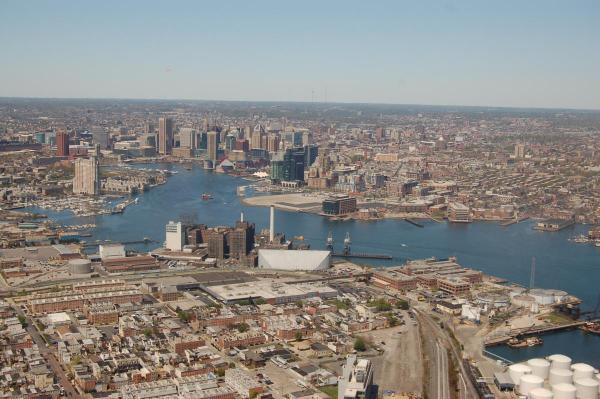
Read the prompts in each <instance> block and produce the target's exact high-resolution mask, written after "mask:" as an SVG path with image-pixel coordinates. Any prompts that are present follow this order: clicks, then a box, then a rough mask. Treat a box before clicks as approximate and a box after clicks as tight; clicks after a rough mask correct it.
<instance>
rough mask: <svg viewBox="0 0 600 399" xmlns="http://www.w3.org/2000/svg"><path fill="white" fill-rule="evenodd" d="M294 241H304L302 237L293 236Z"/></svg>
mask: <svg viewBox="0 0 600 399" xmlns="http://www.w3.org/2000/svg"><path fill="white" fill-rule="evenodd" d="M294 240H298V241H304V236H295V237H294Z"/></svg>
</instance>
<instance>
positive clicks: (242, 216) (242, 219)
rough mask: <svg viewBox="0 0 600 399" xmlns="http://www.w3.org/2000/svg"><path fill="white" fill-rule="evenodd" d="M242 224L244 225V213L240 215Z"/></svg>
mask: <svg viewBox="0 0 600 399" xmlns="http://www.w3.org/2000/svg"><path fill="white" fill-rule="evenodd" d="M240 222H242V223H244V212H242V213H241V214H240Z"/></svg>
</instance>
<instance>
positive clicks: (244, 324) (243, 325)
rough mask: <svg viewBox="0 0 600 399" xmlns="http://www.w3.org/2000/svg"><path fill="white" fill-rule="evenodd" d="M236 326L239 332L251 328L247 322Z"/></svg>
mask: <svg viewBox="0 0 600 399" xmlns="http://www.w3.org/2000/svg"><path fill="white" fill-rule="evenodd" d="M235 328H236V329H237V330H238V331H239V332H241V333H244V332H246V331H248V330H249V329H250V326H249V325H248V324H246V323H238V324H236V325H235Z"/></svg>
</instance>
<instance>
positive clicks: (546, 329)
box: [484, 320, 587, 347]
mask: <svg viewBox="0 0 600 399" xmlns="http://www.w3.org/2000/svg"><path fill="white" fill-rule="evenodd" d="M585 323H587V321H585V320H577V321H574V322H573V323H568V324H561V325H554V326H539V327H526V328H519V329H515V330H511V331H510V332H509V333H508V334H506V335H501V336H498V337H493V338H489V339H486V340H485V341H484V346H485V347H488V346H495V345H502V344H505V343H506V342H508V341H509V340H511V339H513V338H518V337H526V336H529V335H537V334H546V333H550V332H554V331H561V330H571V329H575V328H578V327H581V326H582V325H584V324H585Z"/></svg>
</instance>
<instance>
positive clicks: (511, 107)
mask: <svg viewBox="0 0 600 399" xmlns="http://www.w3.org/2000/svg"><path fill="white" fill-rule="evenodd" d="M5 99H19V100H120V101H190V102H193V101H198V102H225V103H227V102H229V103H283V104H310V105H327V104H331V105H338V104H343V105H392V106H405V107H409V106H412V107H458V108H492V109H515V110H518V109H520V110H544V111H586V112H600V108H572V107H542V106H528V107H524V106H514V105H468V104H467V105H465V104H417V103H386V102H369V101H367V102H353V101H308V100H295V101H293V100H225V99H221V100H216V99H200V98H195V99H193V98H157V97H155V98H143V97H40V96H0V100H5Z"/></svg>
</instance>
